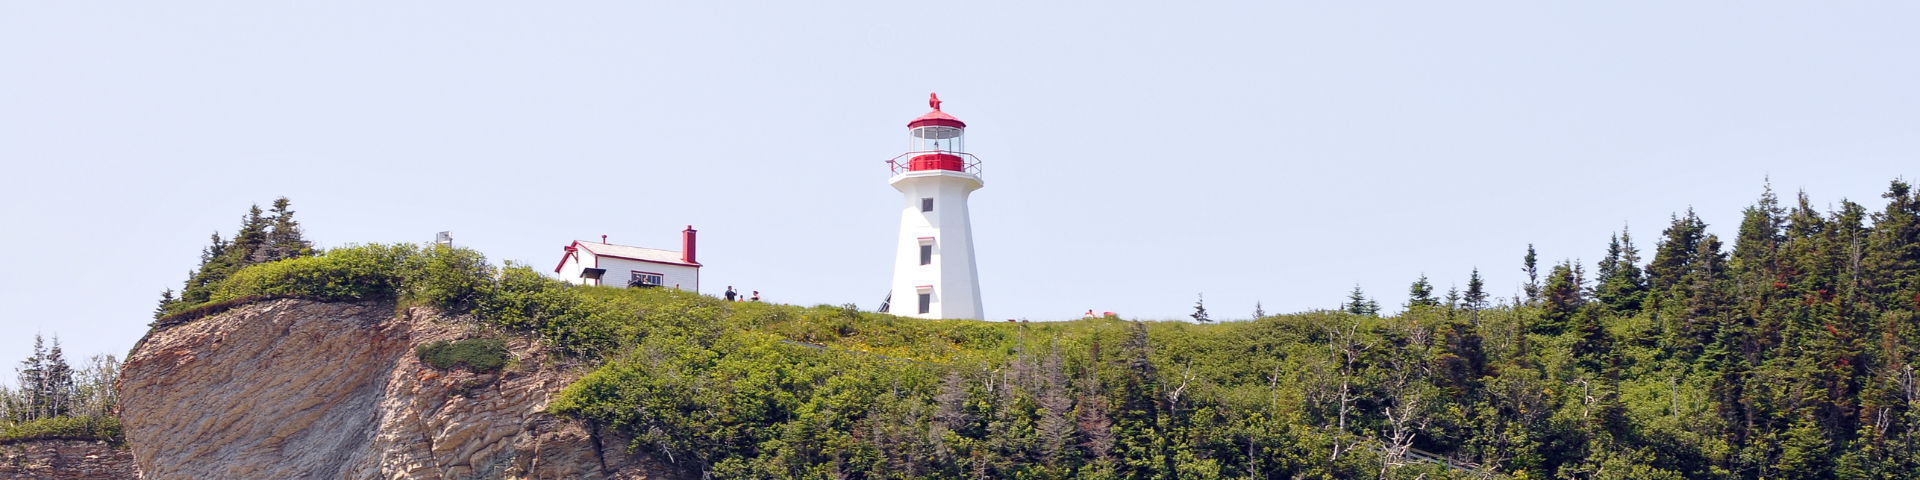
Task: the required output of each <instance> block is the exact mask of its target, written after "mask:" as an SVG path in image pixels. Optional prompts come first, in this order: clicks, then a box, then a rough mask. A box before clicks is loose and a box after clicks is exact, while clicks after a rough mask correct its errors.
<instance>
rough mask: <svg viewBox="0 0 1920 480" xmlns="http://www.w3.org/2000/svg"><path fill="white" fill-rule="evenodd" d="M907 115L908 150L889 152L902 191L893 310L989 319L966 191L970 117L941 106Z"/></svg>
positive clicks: (972, 168) (974, 170) (976, 183)
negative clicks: (915, 115) (913, 116)
mask: <svg viewBox="0 0 1920 480" xmlns="http://www.w3.org/2000/svg"><path fill="white" fill-rule="evenodd" d="M927 103H928V104H929V105H931V106H932V107H933V111H932V112H927V114H926V115H921V116H920V118H916V119H913V121H912V122H907V153H904V154H901V155H900V156H898V157H894V159H893V160H888V161H887V165H888V166H889V167H891V170H892V177H891V178H888V179H887V184H889V185H893V188H894V189H895V190H899V191H900V194H901V202H900V203H901V205H900V238H899V242H898V246H899V249H898V252H897V254H896V255H894V266H893V290H892V292H893V293H892V294H891V295H890V298H891V299H892V301H891V304H890V308H889V310H890V311H891V312H892V313H894V314H896V315H901V316H907V317H916V318H970V319H975V320H979V319H984V318H986V317H985V315H984V314H982V313H981V308H980V271H979V268H978V267H975V266H974V262H973V223H972V222H971V221H970V220H968V218H967V217H968V215H967V196H968V195H971V194H972V193H973V191H974V190H979V189H980V187H981V186H983V185H984V184H983V183H981V181H980V160H979V159H977V158H974V156H973V155H971V154H968V153H967V152H966V130H967V124H966V123H962V122H961V121H960V119H958V118H953V116H952V115H948V114H947V113H946V112H942V111H940V96H939V95H931V96H929V99H928V100H927Z"/></svg>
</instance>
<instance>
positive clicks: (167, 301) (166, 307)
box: [153, 288, 180, 320]
mask: <svg viewBox="0 0 1920 480" xmlns="http://www.w3.org/2000/svg"><path fill="white" fill-rule="evenodd" d="M179 302H180V299H178V298H174V296H173V289H172V288H168V289H166V291H163V292H160V306H158V307H154V309H153V318H154V319H156V320H158V319H159V318H160V317H164V316H167V313H168V312H171V311H172V310H171V309H172V308H173V305H174V304H175V303H179Z"/></svg>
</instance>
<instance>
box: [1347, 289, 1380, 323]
mask: <svg viewBox="0 0 1920 480" xmlns="http://www.w3.org/2000/svg"><path fill="white" fill-rule="evenodd" d="M1340 309H1341V310H1345V311H1346V312H1347V313H1351V314H1354V315H1369V316H1372V315H1379V314H1380V304H1379V303H1378V302H1374V301H1373V300H1371V299H1368V298H1367V294H1366V292H1362V291H1360V286H1359V285H1354V286H1353V293H1350V294H1348V295H1347V303H1344V304H1341V305H1340Z"/></svg>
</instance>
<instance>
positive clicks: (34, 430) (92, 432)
mask: <svg viewBox="0 0 1920 480" xmlns="http://www.w3.org/2000/svg"><path fill="white" fill-rule="evenodd" d="M125 438H126V437H125V436H123V435H122V434H121V432H120V419H119V418H115V417H112V416H97V417H52V418H42V419H39V420H33V421H30V422H26V423H18V424H12V425H5V426H3V427H0V442H19V441H28V440H105V441H109V442H114V443H120V442H122V441H124V439H125Z"/></svg>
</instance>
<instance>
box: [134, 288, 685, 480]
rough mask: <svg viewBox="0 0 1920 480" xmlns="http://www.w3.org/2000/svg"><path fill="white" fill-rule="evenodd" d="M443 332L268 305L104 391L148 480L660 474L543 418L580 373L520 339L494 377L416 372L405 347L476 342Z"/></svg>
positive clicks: (169, 342)
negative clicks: (116, 395) (114, 394)
mask: <svg viewBox="0 0 1920 480" xmlns="http://www.w3.org/2000/svg"><path fill="white" fill-rule="evenodd" d="M396 312H397V313H396ZM458 320H459V319H453V318H446V317H443V316H442V315H440V314H439V313H438V312H436V311H434V310H432V309H429V308H424V307H415V308H409V309H405V310H397V309H396V308H395V306H394V305H393V304H391V303H377V302H375V303H332V302H316V301H309V300H298V299H281V300H272V301H267V302H261V303H256V304H252V305H246V306H242V307H238V308H234V309H232V310H229V311H226V312H223V313H220V314H218V315H213V316H210V317H207V318H203V319H199V320H195V321H192V322H189V323H186V324H183V325H179V326H175V327H172V328H168V329H164V330H161V331H157V332H154V333H152V334H150V335H148V337H147V338H146V339H143V340H142V341H141V343H140V345H139V346H137V347H135V348H134V351H133V352H132V353H131V354H130V355H129V356H128V358H127V362H126V364H125V366H124V368H123V371H122V373H121V377H120V384H119V387H118V389H119V392H120V398H121V417H120V418H121V422H122V424H123V425H124V426H125V429H126V436H127V441H128V443H129V444H131V445H132V452H133V457H134V458H135V459H136V460H137V461H138V463H139V466H140V468H141V469H142V471H143V472H144V473H145V475H146V478H149V479H172V478H353V479H361V478H379V479H466V478H586V479H593V478H619V479H638V478H673V477H674V476H675V475H674V474H673V473H672V471H671V470H670V469H667V468H665V467H664V466H662V465H660V464H658V463H655V462H653V461H652V460H651V459H649V458H647V457H645V456H634V455H627V454H625V452H624V451H622V449H623V448H624V446H625V445H626V442H625V440H624V439H615V438H604V436H603V435H596V432H592V431H589V430H588V428H587V427H586V426H584V425H582V424H580V423H579V422H575V421H571V420H567V419H562V418H557V417H554V416H552V415H548V414H546V413H544V411H545V409H546V407H547V403H548V402H549V401H550V400H551V399H552V397H553V395H554V394H555V393H556V392H558V391H559V389H560V388H561V387H564V386H566V385H567V383H568V382H570V381H572V380H573V379H575V378H577V374H578V371H579V370H580V369H579V368H577V367H572V366H569V365H566V364H564V363H561V364H556V363H554V362H551V361H548V360H547V358H548V356H547V355H545V354H544V353H543V352H542V351H541V349H540V348H539V347H538V346H537V345H535V344H534V343H532V342H529V341H526V340H524V339H511V340H509V342H508V347H509V350H511V351H512V353H513V354H514V356H515V357H516V358H517V359H518V361H517V362H516V363H515V364H513V365H510V366H509V367H507V368H506V369H504V370H502V371H500V372H496V373H489V374H474V373H472V372H469V371H467V370H465V369H460V368H455V369H451V370H438V369H435V368H433V367H431V366H428V365H424V364H422V363H421V362H420V361H419V360H418V359H417V358H416V356H415V354H414V350H413V348H414V346H415V345H419V344H423V343H427V342H432V341H435V340H456V339H461V338H470V337H473V336H478V335H480V334H481V332H480V331H479V330H478V327H476V326H475V325H476V324H475V323H474V322H467V321H458ZM602 445H605V446H607V448H604V449H603V448H601V446H602Z"/></svg>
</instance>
